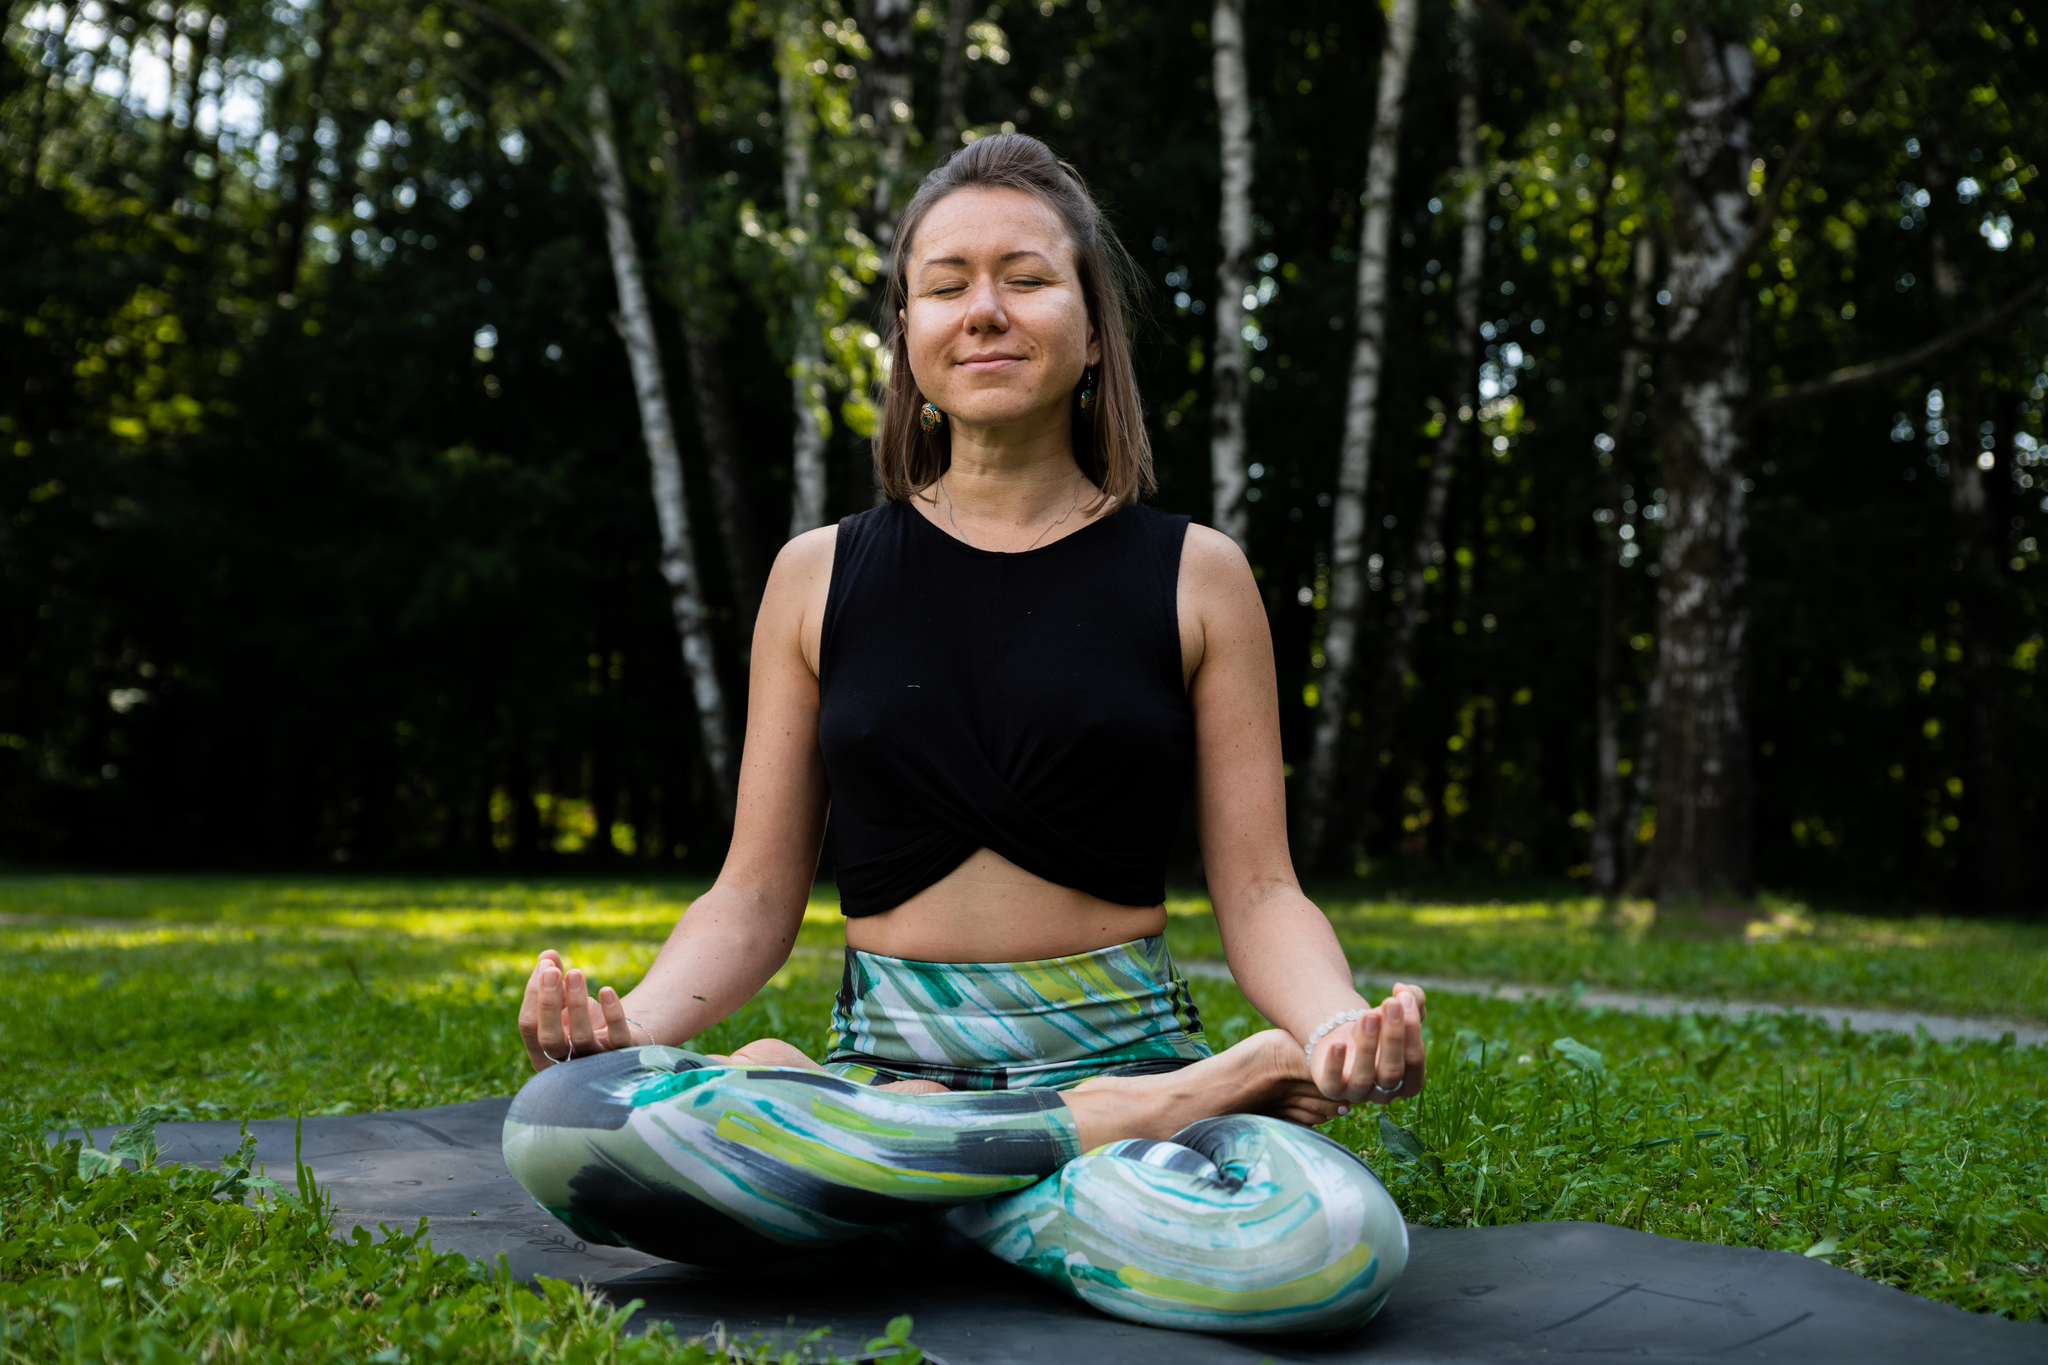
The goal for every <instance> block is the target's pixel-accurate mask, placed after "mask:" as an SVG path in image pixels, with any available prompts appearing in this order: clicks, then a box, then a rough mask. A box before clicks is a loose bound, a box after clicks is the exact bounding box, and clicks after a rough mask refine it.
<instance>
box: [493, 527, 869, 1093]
mask: <svg viewBox="0 0 2048 1365" xmlns="http://www.w3.org/2000/svg"><path fill="white" fill-rule="evenodd" d="M836 535H837V528H835V527H824V528H821V529H819V530H816V531H812V532H809V533H808V534H806V535H803V536H800V537H798V538H797V539H795V540H793V541H791V542H790V543H789V544H788V545H785V546H784V547H783V549H782V553H781V554H780V555H778V556H777V557H776V560H775V567H774V569H773V570H772V571H771V572H770V574H769V576H768V587H767V591H766V592H765V593H764V594H763V597H762V601H761V614H760V617H759V620H758V621H757V623H756V625H755V629H754V655H753V666H752V670H751V673H752V686H751V691H750V692H749V694H748V703H747V737H746V748H745V750H744V752H743V756H742V759H741V764H740V786H739V799H738V802H737V805H736V809H735V812H734V820H733V839H732V847H731V848H730V849H729V850H728V851H727V853H726V857H725V865H724V866H723V867H722V868H721V869H720V870H719V874H718V880H717V882H716V883H714V884H713V885H712V887H711V889H710V890H709V891H707V892H705V893H704V894H703V895H701V896H699V897H698V898H697V899H696V900H695V901H694V902H692V903H691V905H690V907H689V909H688V910H687V911H685V912H684V914H683V916H682V918H681V919H679V920H678V921H677V922H676V927H675V928H674V930H672V931H671V932H670V934H669V936H668V941H667V942H666V943H664V944H663V945H662V947H661V952H660V953H659V954H657V955H656V957H655V959H654V963H653V965H652V966H651V967H649V968H648V969H647V975H646V976H645V977H643V978H642V979H641V981H640V984H639V985H637V986H635V987H634V988H633V989H632V990H631V991H629V992H628V993H627V994H626V995H625V996H624V997H623V998H619V997H617V996H615V995H614V993H613V992H612V990H611V988H610V987H606V988H605V989H604V990H603V991H601V992H599V995H598V997H597V998H596V999H595V1000H592V999H590V998H589V996H588V987H587V985H586V984H585V982H584V980H583V973H582V971H581V970H580V969H577V968H573V967H570V966H568V965H567V964H566V963H564V962H563V961H562V959H561V956H560V955H559V954H558V953H556V952H554V950H552V949H550V950H548V951H547V952H544V953H543V954H541V957H540V960H539V962H538V963H537V964H536V965H535V967H534V972H533V976H532V978H531V979H530V980H529V981H528V982H527V987H526V998H525V1000H524V1002H523V1003H522V1005H521V1008H520V1012H519V1031H520V1034H521V1036H522V1037H523V1038H524V1039H525V1040H526V1046H527V1053H528V1055H529V1056H530V1057H531V1058H532V1060H533V1064H534V1066H535V1067H536V1068H542V1067H545V1066H547V1065H549V1060H548V1059H549V1058H551V1057H552V1058H554V1059H555V1060H561V1059H562V1058H563V1057H565V1056H566V1055H567V1054H566V1052H565V1050H564V1043H565V1042H573V1043H574V1044H575V1050H576V1052H577V1054H579V1055H580V1054H582V1053H585V1052H591V1051H599V1050H602V1049H604V1048H606V1047H624V1046H629V1045H632V1044H640V1043H650V1042H652V1043H668V1044H679V1043H681V1042H682V1041H683V1040H684V1039H687V1038H691V1037H694V1036H695V1035H696V1034H699V1033H701V1032H703V1031H704V1030H705V1029H707V1028H709V1027H710V1026H711V1025H713V1024H715V1023H717V1022H718V1021H719V1020H721V1019H723V1018H725V1017H726V1016H727V1015H729V1014H731V1013H732V1012H733V1011H734V1010H736V1009H738V1008H739V1007H740V1006H742V1005H744V1004H745V1003H746V1002H747V1001H748V1000H751V999H752V998H753V996H754V994H755V992H757V991H759V990H760V989H761V987H762V985H763V984H764V983H765V982H766V981H767V980H768V978H769V977H771V976H773V975H774V974H775V972H776V971H777V969H779V968H780V967H781V966H782V964H783V963H784V962H785V961H787V960H788V958H789V951H790V949H791V947H792V946H794V944H795V942H796V934H797V929H798V927H799V926H800V925H802V923H803V916H804V906H805V904H806V903H807V902H808V901H809V899H810V892H811V880H812V878H813V877H814V876H815V875H816V872H817V867H818V850H819V847H820V845H821V844H822V842H823V840H824V835H825V803H826V788H825V764H824V759H823V757H822V756H821V755H820V753H819V750H818V675H817V649H818V640H819V633H820V624H821V623H820V620H819V617H820V615H821V614H822V611H823V607H824V601H825V590H826V586H827V585H828V584H829V583H830V581H831V576H832V553H833V547H834V545H835V538H836ZM629 1020H631V1021H632V1023H629V1022H628V1021H629ZM632 1024H638V1025H639V1026H640V1027H638V1028H635V1027H633V1026H632ZM564 1027H566V1028H567V1031H568V1037H567V1038H566V1039H565V1038H564V1037H563V1029H564ZM614 1039H616V1040H617V1041H616V1042H614V1041H613V1040H614Z"/></svg>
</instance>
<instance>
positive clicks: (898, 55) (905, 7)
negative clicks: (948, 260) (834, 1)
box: [862, 0, 916, 248]
mask: <svg viewBox="0 0 2048 1365" xmlns="http://www.w3.org/2000/svg"><path fill="white" fill-rule="evenodd" d="M865 10H866V12H865V17H864V19H863V21H862V28H863V30H864V31H865V32H866V34H867V42H868V48H869V50H870V51H871V52H872V53H873V54H874V56H873V59H872V60H870V61H869V62H868V64H867V72H866V74H865V76H864V77H863V78H862V79H863V82H864V84H865V85H866V86H867V90H866V94H867V97H868V98H867V105H868V109H867V115H868V117H869V118H870V119H872V120H873V121H874V132H875V136H876V138H877V139H878V140H879V141H880V142H881V155H880V156H879V157H878V158H877V161H876V166H875V189H874V196H873V198H872V199H871V200H870V202H869V222H870V223H871V224H872V227H871V229H870V235H871V236H872V237H873V238H874V239H875V241H876V242H878V243H880V244H881V245H882V246H883V247H884V248H887V247H888V246H889V244H890V242H891V241H892V240H893V239H894V236H895V232H896V195H897V188H898V186H900V185H901V184H902V183H903V173H904V170H905V168H906V167H907V165H908V163H909V155H910V150H909V149H910V133H911V129H912V127H913V123H912V113H911V110H912V107H913V106H912V103H911V94H912V91H911V85H910V21H911V19H912V18H913V17H914V15H915V12H916V6H915V5H913V4H911V2H910V0H871V3H869V4H868V5H867V6H866V7H865Z"/></svg>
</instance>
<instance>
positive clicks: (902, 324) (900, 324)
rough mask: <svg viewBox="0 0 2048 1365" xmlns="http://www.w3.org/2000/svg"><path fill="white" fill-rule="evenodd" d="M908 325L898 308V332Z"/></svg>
mask: <svg viewBox="0 0 2048 1365" xmlns="http://www.w3.org/2000/svg"><path fill="white" fill-rule="evenodd" d="M908 325H909V320H908V319H907V318H905V317H904V316H903V310H902V309H901V308H898V309H897V310H896V330H897V331H899V332H900V331H902V330H903V329H904V328H905V327H907V326H908ZM1089 336H1090V337H1091V338H1092V337H1093V336H1094V333H1093V332H1092V331H1091V332H1090V333H1089Z"/></svg>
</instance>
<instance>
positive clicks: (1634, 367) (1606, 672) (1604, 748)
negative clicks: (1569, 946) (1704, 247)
mask: <svg viewBox="0 0 2048 1365" xmlns="http://www.w3.org/2000/svg"><path fill="white" fill-rule="evenodd" d="M1656 269H1657V253H1656V250H1655V249H1654V248H1653V247H1652V246H1651V244H1650V240H1649V238H1647V237H1642V238H1638V239H1637V241H1636V261H1635V283H1634V287H1633V289H1632V290H1631V291H1630V293H1629V301H1628V328H1629V336H1630V337H1631V338H1634V337H1637V336H1640V335H1641V334H1642V330H1643V323H1644V321H1645V319H1646V317H1647V316H1648V314H1649V308H1650V286H1651V285H1652V284H1653V283H1654V282H1655V279H1656ZM1642 365H1643V349H1642V347H1640V346H1638V345H1636V344H1635V343H1634V341H1633V340H1631V341H1630V343H1629V344H1628V345H1626V346H1624V347H1622V350H1621V382H1620V383H1619V384H1617V385H1615V398H1614V420H1613V421H1611V422H1609V423H1608V424H1607V433H1606V434H1607V447H1606V449H1604V450H1602V451H1601V452H1600V454H1601V458H1602V459H1604V460H1605V461H1606V462H1607V478H1606V485H1607V487H1606V499H1605V500H1606V504H1607V510H1608V512H1609V513H1610V514H1611V515H1612V516H1613V518H1614V519H1613V520H1612V521H1609V522H1607V523H1606V524H1605V525H1603V526H1602V527H1601V528H1600V542H1601V544H1600V620H1599V626H1598V631H1599V634H1598V635H1597V636H1596V637H1595V639H1594V644H1593V678H1594V682H1593V686H1594V700H1593V750H1594V767H1595V771H1594V774H1593V841H1592V848H1591V850H1590V854H1589V856H1588V858H1587V861H1588V862H1590V863H1591V864H1592V865H1593V889H1594V890H1595V891H1597V892H1599V893H1600V894H1601V895H1602V896H1607V897H1612V896H1615V895H1618V894H1620V892H1621V884H1622V881H1623V879H1624V878H1626V877H1627V876H1628V854H1629V850H1630V848H1632V847H1633V844H1632V842H1630V841H1628V840H1626V839H1624V837H1623V835H1622V831H1621V828H1620V823H1621V809H1622V774H1621V705H1620V699H1619V698H1618V697H1617V696H1616V695H1615V692H1616V689H1617V687H1618V686H1619V675H1620V672H1621V667H1620V661H1621V641H1620V638H1619V637H1620V632H1621V570H1622V565H1621V547H1622V544H1623V543H1624V542H1623V540H1622V537H1621V534H1620V528H1621V527H1622V526H1623V525H1625V524H1626V523H1625V522H1624V521H1623V519H1622V517H1623V513H1622V510H1621V504H1622V503H1623V502H1624V501H1626V499H1624V498H1623V497H1622V495H1621V471H1622V462H1621V452H1622V443H1623V442H1624V441H1626V440H1627V439H1628V433H1629V414H1630V413H1631V412H1633V411H1634V410H1635V405H1636V383H1637V380H1638V378H1639V374H1638V372H1639V371H1640V370H1641V369H1642Z"/></svg>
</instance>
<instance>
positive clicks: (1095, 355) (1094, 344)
mask: <svg viewBox="0 0 2048 1365" xmlns="http://www.w3.org/2000/svg"><path fill="white" fill-rule="evenodd" d="M1088 363H1089V364H1090V365H1100V364H1101V363H1102V338H1101V336H1100V335H1098V334H1097V333H1096V331H1095V320H1094V319H1093V318H1090V319H1089V320H1088Z"/></svg>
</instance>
